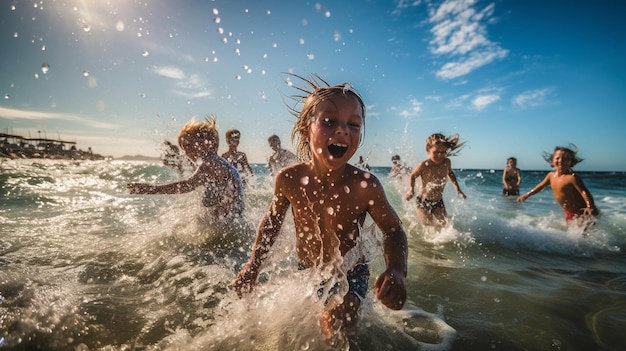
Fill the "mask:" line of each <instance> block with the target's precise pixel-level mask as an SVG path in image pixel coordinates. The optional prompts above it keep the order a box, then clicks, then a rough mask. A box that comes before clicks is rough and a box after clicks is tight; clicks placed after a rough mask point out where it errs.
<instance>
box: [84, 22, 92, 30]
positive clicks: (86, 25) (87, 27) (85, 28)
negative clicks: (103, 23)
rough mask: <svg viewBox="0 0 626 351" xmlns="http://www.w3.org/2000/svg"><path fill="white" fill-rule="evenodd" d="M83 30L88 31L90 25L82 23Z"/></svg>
mask: <svg viewBox="0 0 626 351" xmlns="http://www.w3.org/2000/svg"><path fill="white" fill-rule="evenodd" d="M83 30H84V31H85V32H89V31H90V30H91V25H89V24H87V23H83Z"/></svg>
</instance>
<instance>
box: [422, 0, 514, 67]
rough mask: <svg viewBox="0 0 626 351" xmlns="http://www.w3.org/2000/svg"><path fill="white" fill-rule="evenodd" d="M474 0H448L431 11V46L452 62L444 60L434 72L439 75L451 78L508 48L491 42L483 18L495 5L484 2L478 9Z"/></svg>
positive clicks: (500, 55) (499, 56)
mask: <svg viewBox="0 0 626 351" xmlns="http://www.w3.org/2000/svg"><path fill="white" fill-rule="evenodd" d="M475 3H476V1H475V0H447V1H445V2H444V3H443V4H441V6H439V7H438V8H437V9H436V10H435V11H431V16H430V20H429V21H430V22H431V23H434V26H433V28H432V29H431V33H432V34H433V36H434V38H433V39H432V40H431V41H430V50H431V52H432V53H433V54H434V55H436V56H441V55H446V56H447V57H449V58H450V59H451V60H452V62H448V63H445V64H443V66H442V67H441V68H440V69H439V70H438V71H437V73H436V75H437V77H439V78H442V79H454V78H457V77H461V76H464V75H466V74H469V73H470V72H472V71H474V70H476V69H478V68H479V67H482V66H484V65H487V64H489V63H491V62H493V61H495V60H498V59H503V58H504V57H506V56H507V55H508V50H505V49H502V48H501V47H500V46H499V45H498V44H496V43H493V42H491V41H490V40H489V39H488V37H487V28H486V26H485V24H483V22H489V21H490V20H491V16H493V13H494V8H495V5H494V4H493V3H491V4H489V5H487V6H486V7H485V8H484V9H482V10H481V11H477V10H476V9H475V8H473V6H474V5H475Z"/></svg>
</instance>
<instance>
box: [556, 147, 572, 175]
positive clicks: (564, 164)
mask: <svg viewBox="0 0 626 351" xmlns="http://www.w3.org/2000/svg"><path fill="white" fill-rule="evenodd" d="M552 166H554V168H555V169H560V170H563V171H567V170H569V169H570V168H571V167H572V156H571V155H570V154H569V153H567V152H565V151H564V150H557V151H555V152H554V155H552Z"/></svg>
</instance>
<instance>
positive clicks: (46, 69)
mask: <svg viewBox="0 0 626 351" xmlns="http://www.w3.org/2000/svg"><path fill="white" fill-rule="evenodd" d="M49 70H50V65H49V64H47V63H45V62H44V63H43V64H42V65H41V71H42V72H43V74H46V73H48V71H49Z"/></svg>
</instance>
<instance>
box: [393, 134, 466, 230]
mask: <svg viewBox="0 0 626 351" xmlns="http://www.w3.org/2000/svg"><path fill="white" fill-rule="evenodd" d="M463 144H465V142H462V143H459V135H458V134H456V135H454V136H451V137H447V138H446V136H444V135H443V134H440V133H436V134H432V135H431V136H429V137H428V138H427V139H426V152H427V153H428V159H426V160H424V161H422V162H420V164H418V165H417V167H415V169H413V171H412V172H411V175H410V177H409V191H408V192H407V193H406V195H405V196H404V199H405V200H407V201H408V200H410V199H411V198H413V196H415V193H414V188H415V180H416V179H417V178H420V177H421V179H422V186H421V187H420V191H419V194H418V195H417V197H416V199H417V215H418V216H419V218H420V220H421V221H422V223H423V224H425V225H429V226H433V227H435V229H437V230H439V229H441V228H442V227H443V226H445V224H446V222H447V218H446V216H447V214H446V206H445V204H444V203H443V190H444V188H445V186H446V180H447V179H449V180H450V182H451V183H452V185H453V186H454V189H455V190H456V192H457V194H458V195H459V196H461V197H462V198H463V199H465V198H466V196H465V194H464V193H463V192H462V191H461V188H459V184H458V183H457V181H456V176H455V175H454V172H453V171H452V164H451V162H450V159H449V158H448V157H450V156H453V155H456V154H457V153H458V151H460V148H461V147H462V146H463ZM455 150H456V151H455Z"/></svg>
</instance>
